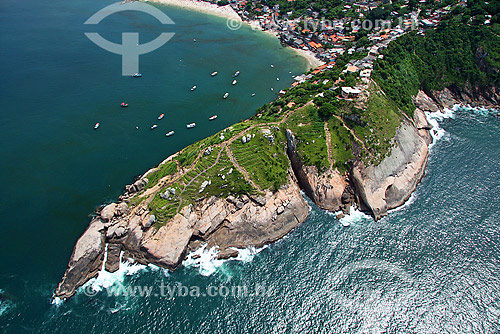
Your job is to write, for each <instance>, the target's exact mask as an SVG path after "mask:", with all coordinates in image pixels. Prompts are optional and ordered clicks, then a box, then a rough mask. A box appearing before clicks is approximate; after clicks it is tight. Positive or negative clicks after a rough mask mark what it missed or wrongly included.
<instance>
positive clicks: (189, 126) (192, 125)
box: [186, 123, 196, 129]
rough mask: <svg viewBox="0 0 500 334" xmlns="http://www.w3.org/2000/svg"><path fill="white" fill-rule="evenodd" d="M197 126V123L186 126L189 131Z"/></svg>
mask: <svg viewBox="0 0 500 334" xmlns="http://www.w3.org/2000/svg"><path fill="white" fill-rule="evenodd" d="M195 126H196V123H189V124H186V128H188V129H191V128H194V127H195Z"/></svg>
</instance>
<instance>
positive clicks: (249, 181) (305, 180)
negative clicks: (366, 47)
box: [55, 102, 430, 298]
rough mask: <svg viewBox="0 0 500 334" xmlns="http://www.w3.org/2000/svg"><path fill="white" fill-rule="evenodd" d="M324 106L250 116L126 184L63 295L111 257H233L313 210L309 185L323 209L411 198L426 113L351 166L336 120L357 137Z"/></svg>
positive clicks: (92, 229) (87, 236)
mask: <svg viewBox="0 0 500 334" xmlns="http://www.w3.org/2000/svg"><path fill="white" fill-rule="evenodd" d="M317 110H318V109H317V107H316V106H314V104H312V103H311V102H310V103H307V104H305V105H304V106H302V107H297V108H295V109H293V110H290V111H288V112H287V113H283V114H282V116H281V118H280V119H279V120H278V121H275V122H271V123H269V122H267V123H266V122H264V123H262V122H261V121H256V120H247V121H245V122H243V123H240V124H237V125H235V126H233V127H230V128H228V129H225V130H223V131H221V132H220V133H217V134H215V135H213V136H211V137H209V138H207V139H205V140H203V141H201V142H198V143H195V144H193V145H192V146H190V147H188V148H186V149H184V150H182V151H181V152H179V153H176V154H174V155H172V156H170V157H169V158H167V159H166V160H164V161H163V162H162V163H161V164H160V165H159V166H158V167H156V168H153V169H151V170H149V171H148V172H146V173H145V174H144V175H143V176H142V177H140V178H139V179H138V180H137V181H136V182H134V183H133V184H131V185H129V186H126V188H125V189H126V190H125V192H124V194H123V195H122V196H120V198H119V201H118V202H117V203H111V204H108V205H106V206H104V207H102V208H101V210H100V211H99V213H98V215H97V216H96V217H95V218H94V219H93V220H92V222H91V223H90V225H89V227H88V229H87V230H86V231H85V232H84V234H83V235H82V236H81V237H80V239H79V240H78V242H77V244H76V246H75V249H74V251H73V254H72V256H71V258H70V261H69V265H68V269H67V270H66V273H65V275H64V276H63V279H62V281H61V283H60V284H59V285H58V287H57V289H56V291H55V296H56V297H59V298H68V297H71V296H72V295H73V294H74V293H75V292H76V289H77V288H78V287H79V286H81V285H83V284H84V283H85V282H87V281H88V280H89V279H91V278H92V277H95V276H96V275H97V274H98V272H99V270H100V269H101V268H102V267H103V265H104V268H105V270H107V271H110V272H113V271H116V270H117V269H118V268H119V266H120V258H123V259H124V260H129V261H137V262H139V263H143V264H149V263H152V264H155V265H158V266H160V267H163V268H168V269H171V270H174V269H175V268H176V267H177V266H178V265H179V264H180V263H181V262H182V261H183V259H184V258H185V256H186V254H187V252H190V251H195V250H197V249H199V248H200V247H209V248H212V247H215V248H216V249H217V250H218V256H219V258H228V257H232V256H236V255H237V254H238V249H241V248H245V247H249V246H254V247H261V246H263V245H265V244H267V243H270V242H273V241H275V240H278V239H280V238H281V237H283V236H284V235H286V234H287V233H288V232H290V231H291V230H292V229H293V228H295V227H296V226H298V225H299V224H300V223H302V222H303V221H304V220H305V219H306V218H307V215H308V212H309V207H308V204H307V202H306V201H305V199H304V198H303V196H302V195H301V192H300V190H301V189H302V190H304V192H305V193H306V195H307V196H309V197H310V198H311V200H312V201H313V202H314V203H315V204H317V205H318V206H319V207H321V208H324V209H327V210H330V211H332V212H336V211H339V210H342V211H344V212H345V213H347V212H349V208H350V206H353V205H354V206H358V207H360V208H365V209H367V210H368V211H370V212H371V213H372V214H373V216H374V217H375V218H376V219H378V218H380V217H382V216H383V215H385V214H386V213H387V210H388V209H391V208H393V207H396V206H398V205H401V204H403V203H404V201H405V200H406V199H407V198H408V197H409V196H410V195H411V193H412V191H413V190H414V189H415V187H416V186H417V184H418V182H419V180H420V178H421V177H422V175H423V173H424V169H425V164H426V161H427V156H428V149H427V145H428V143H429V142H430V141H429V140H428V139H429V138H430V137H429V136H428V129H429V128H430V127H429V125H428V124H427V123H426V121H425V116H422V115H423V114H422V112H421V111H417V112H416V113H415V120H410V119H408V118H403V119H402V121H401V124H400V126H399V128H398V129H397V132H396V135H395V136H394V139H393V143H394V144H393V148H392V150H391V151H390V153H389V154H388V155H387V156H386V157H385V158H384V159H382V161H381V162H380V163H379V164H378V165H368V166H367V165H366V163H365V162H364V161H363V159H362V158H361V155H359V153H357V154H356V155H353V156H352V159H351V160H352V168H351V169H349V170H346V171H345V172H341V171H340V170H339V167H337V165H336V164H335V163H336V162H338V161H337V160H338V159H339V158H338V157H339V155H338V154H339V150H344V149H345V148H346V147H347V146H342V145H340V146H338V145H337V146H335V145H334V144H335V141H336V140H338V139H339V138H337V137H338V136H339V133H340V132H334V130H335V129H336V128H335V127H334V125H335V124H337V125H339V124H340V125H339V126H340V127H341V128H342V129H343V131H345V133H344V135H345V136H352V135H351V134H349V132H348V130H349V128H348V127H347V125H346V124H344V123H341V121H339V120H335V122H339V123H328V122H324V121H322V120H320V119H319V118H318V116H317ZM315 122H316V123H317V124H315ZM342 124H343V125H342ZM308 126H310V130H311V131H313V130H314V131H318V132H313V133H312V134H313V136H312V137H311V138H314V139H308V137H306V136H304V133H306V132H307V131H308V128H307V127H308ZM337 131H338V129H337ZM294 132H295V133H294ZM353 134H354V135H355V133H354V132H353ZM336 136H337V137H336ZM359 140H360V139H359ZM309 141H310V142H309ZM314 145H317V146H314ZM358 146H359V145H358ZM311 147H312V148H313V150H311ZM314 159H316V160H314ZM262 166H266V168H265V169H263V168H262ZM270 171H271V172H270ZM105 253H106V257H105V256H104V255H105ZM120 254H123V256H120ZM104 258H106V263H104V264H103V261H104Z"/></svg>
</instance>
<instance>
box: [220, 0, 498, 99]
mask: <svg viewBox="0 0 500 334" xmlns="http://www.w3.org/2000/svg"><path fill="white" fill-rule="evenodd" d="M408 2H409V1H406V2H405V3H408ZM425 2H426V1H425V0H420V2H419V4H425ZM255 3H256V2H252V1H251V0H231V1H229V2H228V4H229V5H230V6H231V7H232V8H233V9H234V10H235V11H236V12H237V13H238V15H239V16H240V17H241V18H242V20H244V21H247V22H249V23H250V24H251V25H252V26H253V27H257V28H259V29H262V30H264V31H268V32H271V33H273V34H275V35H276V36H278V38H279V39H280V41H281V43H282V44H283V45H287V46H290V47H293V48H295V49H298V50H303V51H306V52H309V53H310V54H313V55H314V56H315V57H316V58H317V59H319V60H320V61H321V63H322V64H323V65H321V66H319V67H317V68H315V69H314V71H313V72H312V73H309V74H307V75H301V76H297V77H296V78H295V80H296V82H295V83H294V85H293V86H296V85H298V84H300V83H302V82H305V81H306V80H308V79H311V78H312V77H313V76H314V75H315V74H317V73H320V72H323V71H325V70H327V69H331V68H333V66H334V65H335V64H336V60H337V58H338V57H339V56H342V55H344V54H345V53H347V54H348V55H353V54H362V55H364V56H363V57H362V58H361V59H354V60H351V61H350V62H349V63H348V64H347V65H346V68H345V69H344V73H357V74H358V76H359V78H361V80H362V81H363V82H365V83H366V81H367V80H369V78H370V75H371V70H372V68H373V63H374V61H375V60H376V59H377V58H382V57H383V55H381V54H380V53H381V51H382V50H384V49H385V48H386V47H387V46H388V44H389V43H390V42H391V41H392V40H394V39H396V38H398V37H399V36H401V35H403V34H405V33H406V32H408V31H414V30H418V33H419V34H425V30H426V29H428V28H432V27H435V26H436V25H437V24H438V23H439V21H440V18H441V17H442V16H443V15H445V14H447V13H449V12H450V10H451V9H452V6H451V5H448V6H445V7H442V8H437V9H435V10H429V9H427V10H425V12H424V13H423V14H424V15H420V14H421V12H422V10H421V9H420V8H419V7H418V6H417V7H413V8H412V11H410V10H409V9H408V8H407V7H408V6H409V5H408V4H403V5H402V6H400V8H401V12H404V13H399V12H397V11H392V12H390V15H389V18H388V19H385V20H382V19H379V20H373V19H372V18H370V12H371V11H372V10H374V9H376V8H378V7H379V6H380V2H372V1H365V2H360V3H358V2H354V3H348V2H344V3H342V5H341V7H343V8H341V11H342V13H343V15H342V16H343V17H342V18H336V19H332V20H328V19H325V18H324V14H325V13H326V12H327V9H326V8H325V9H321V10H319V11H318V10H315V9H313V6H311V7H310V8H308V9H307V10H306V11H305V14H304V15H300V16H297V15H296V14H294V12H293V10H291V11H288V12H286V13H284V14H283V12H282V11H281V10H280V5H279V4H276V5H274V6H272V7H269V6H267V5H261V4H260V3H259V5H255ZM456 5H465V2H463V1H461V2H459V3H458V4H456ZM487 23H488V22H485V24H487ZM360 36H361V37H360ZM334 88H335V87H334ZM342 93H343V94H342V95H343V96H344V97H346V98H347V97H353V96H354V97H355V96H356V95H357V94H359V93H360V90H359V89H356V88H351V87H344V88H343V90H342Z"/></svg>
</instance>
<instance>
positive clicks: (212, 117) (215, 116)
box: [208, 115, 217, 121]
mask: <svg viewBox="0 0 500 334" xmlns="http://www.w3.org/2000/svg"><path fill="white" fill-rule="evenodd" d="M216 118H217V115H213V116H210V117H209V118H208V120H210V121H213V120H214V119H216Z"/></svg>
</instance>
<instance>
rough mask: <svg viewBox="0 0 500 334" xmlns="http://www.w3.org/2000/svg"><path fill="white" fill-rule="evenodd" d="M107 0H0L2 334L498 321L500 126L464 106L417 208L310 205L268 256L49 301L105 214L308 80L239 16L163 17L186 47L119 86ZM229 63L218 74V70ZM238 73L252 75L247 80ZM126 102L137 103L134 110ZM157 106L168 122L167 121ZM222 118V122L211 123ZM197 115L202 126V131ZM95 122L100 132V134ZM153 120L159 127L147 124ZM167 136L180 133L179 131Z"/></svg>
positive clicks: (135, 25) (459, 327) (126, 273)
mask: <svg viewBox="0 0 500 334" xmlns="http://www.w3.org/2000/svg"><path fill="white" fill-rule="evenodd" d="M109 3H110V2H106V3H103V2H98V1H95V0H92V1H87V2H83V1H82V2H67V1H65V2H64V1H58V0H56V1H51V2H35V1H25V2H18V1H12V0H6V1H3V2H2V3H1V4H0V43H1V47H0V59H1V62H0V68H1V70H2V73H3V74H4V76H3V80H2V81H0V101H1V103H2V106H1V108H0V138H1V143H2V145H0V162H1V166H2V170H1V171H2V173H0V185H1V186H0V187H1V189H2V190H1V198H2V200H1V202H0V213H1V217H2V219H1V220H0V249H1V252H0V260H1V263H2V265H1V269H0V289H1V290H2V293H1V304H0V305H1V306H0V307H1V308H0V328H1V330H2V332H7V333H23V332H40V333H50V332H53V333H69V332H88V333H103V332H107V333H121V332H137V333H142V332H151V331H155V330H156V331H160V332H164V333H189V332H198V333H255V332H258V333H282V332H313V333H341V332H355V333H448V332H452V333H493V332H495V331H497V330H498V329H499V316H500V264H499V251H500V249H499V248H500V233H499V224H500V210H499V207H500V146H499V143H500V120H499V119H498V118H496V117H495V116H493V115H491V114H486V113H481V112H477V111H476V112H474V111H472V110H467V109H459V110H458V111H456V112H455V115H454V117H452V118H447V119H443V120H441V121H440V126H441V128H442V129H443V131H445V132H442V133H441V134H443V136H442V138H441V139H440V140H439V141H438V142H437V143H436V144H435V145H434V146H433V148H432V153H431V157H430V160H429V165H428V168H427V172H426V175H425V177H424V178H423V180H422V183H421V184H420V185H419V187H418V189H417V191H416V192H415V194H414V196H413V197H412V199H411V201H410V203H408V204H407V205H405V206H404V207H403V208H401V209H398V210H396V211H394V212H391V213H390V215H389V216H388V217H386V218H384V219H382V220H380V221H378V222H374V221H373V220H372V219H370V218H369V217H367V216H364V215H362V214H360V213H358V212H354V213H353V215H351V217H350V218H349V219H350V221H351V226H349V227H347V228H345V227H342V225H341V224H340V223H339V222H338V221H337V220H335V219H334V216H333V215H331V214H328V213H326V212H324V211H322V210H319V209H317V208H316V207H315V206H314V205H312V204H311V207H312V209H311V214H310V217H309V218H308V219H307V221H306V222H305V223H303V224H302V225H301V226H299V227H298V228H297V229H295V230H294V231H293V232H292V233H290V234H289V235H288V236H287V237H285V238H284V239H282V240H280V241H278V242H276V243H275V244H272V245H270V246H269V247H267V248H265V249H263V250H260V252H258V253H257V254H254V253H256V252H254V251H252V250H250V251H246V252H242V254H241V256H240V260H238V261H227V262H219V261H214V260H211V259H210V254H208V253H205V254H203V256H202V258H201V259H198V260H192V261H190V262H188V263H187V264H186V265H183V266H181V267H180V268H179V269H178V270H177V271H175V272H173V273H168V272H165V271H163V270H160V269H157V268H147V267H140V266H133V265H130V266H128V267H125V266H124V267H123V269H122V270H121V271H120V272H118V273H116V274H114V275H102V276H100V277H99V279H98V280H97V281H94V282H91V283H90V284H89V285H88V287H89V288H88V289H85V290H84V289H82V290H80V292H79V293H78V294H77V295H76V296H75V297H73V298H72V299H71V300H69V301H68V302H65V303H63V304H61V305H59V306H56V305H52V304H51V295H52V291H53V290H54V288H55V286H56V285H57V283H58V282H59V280H60V278H61V275H62V274H63V272H64V270H65V268H66V264H67V260H68V258H69V256H70V254H71V250H72V248H73V246H74V243H75V241H76V239H77V238H78V237H79V235H80V234H81V233H82V232H83V231H84V229H85V228H86V226H87V224H88V221H89V218H88V215H89V213H91V212H92V211H93V209H94V208H95V207H96V206H98V205H99V204H101V203H102V202H105V201H108V200H113V199H114V198H116V196H118V195H119V194H120V192H121V189H122V187H123V186H124V185H125V184H127V183H129V182H130V181H131V180H132V179H133V177H134V176H135V175H138V174H140V173H142V172H144V171H145V170H147V169H148V168H149V167H151V166H153V165H155V164H156V163H158V162H159V161H161V160H162V159H163V158H164V157H166V156H168V155H169V154H170V153H173V152H175V151H177V150H178V149H179V148H181V147H183V146H185V145H187V144H189V143H192V142H193V141H195V140H197V139H200V138H203V137H205V136H207V135H209V134H211V133H214V132H216V131H218V130H219V129H221V128H223V127H226V126H228V125H230V124H231V123H234V122H236V121H238V120H240V119H242V118H246V117H248V116H249V115H251V114H253V112H254V110H255V109H256V108H257V107H258V106H260V105H261V104H263V103H265V102H267V101H270V100H272V99H273V97H274V92H271V91H270V87H273V88H274V89H275V91H276V90H277V89H278V90H279V89H280V88H283V87H286V86H288V85H290V83H291V80H292V79H291V74H290V73H288V72H289V71H292V72H293V74H297V73H300V72H302V71H304V70H305V62H304V60H303V59H301V58H298V57H297V56H296V55H295V54H294V53H293V52H292V51H290V50H283V49H281V48H280V46H279V43H278V42H277V41H276V40H274V39H273V38H271V37H269V36H267V35H264V34H260V33H257V32H253V31H251V30H250V29H242V30H239V31H237V32H232V31H230V30H229V29H227V28H226V25H225V21H224V19H220V18H213V17H207V16H204V15H202V14H199V13H190V12H186V11H181V10H177V9H174V8H167V9H165V8H164V11H165V12H167V13H168V15H169V16H170V17H171V18H172V19H173V20H174V21H175V22H176V25H175V26H174V27H168V30H169V31H174V32H176V35H175V37H174V39H173V40H172V41H170V42H169V43H167V44H166V45H165V46H164V47H163V48H161V49H159V50H157V51H155V52H153V53H151V54H148V55H145V56H141V72H142V73H143V74H144V77H143V78H141V79H138V80H134V79H131V78H122V77H121V76H120V70H121V64H120V58H119V56H117V55H112V54H109V53H107V52H105V51H104V50H101V49H99V48H97V47H96V46H94V45H93V44H91V42H90V41H88V40H87V39H86V38H85V37H84V36H83V32H85V31H86V28H87V27H85V26H83V24H82V23H83V22H84V21H85V20H86V19H87V18H88V17H89V16H90V15H92V14H93V13H94V12H95V11H97V10H99V9H100V8H102V7H104V6H105V5H107V4H109ZM116 15H117V17H116V18H115V17H110V18H108V19H109V21H107V20H108V19H107V20H106V21H103V25H102V26H99V27H98V28H96V29H97V30H98V31H99V32H101V33H102V34H103V35H105V36H106V37H107V38H109V39H114V40H115V41H119V36H120V33H121V31H123V26H125V27H126V28H128V29H129V30H128V31H140V32H141V33H144V36H145V37H144V38H145V40H149V39H152V38H154V37H155V36H156V34H155V32H157V31H158V29H160V28H161V27H159V26H158V25H157V23H156V22H155V21H154V19H153V20H152V19H150V18H149V17H147V16H143V15H142V14H140V15H132V14H126V13H123V15H119V14H116ZM132 29H133V30H132ZM193 38H196V39H197V42H196V43H194V42H193V41H192V39H193ZM141 40H142V37H141ZM181 60H182V61H181ZM270 64H274V65H275V67H274V69H271V68H270ZM215 70H217V71H218V72H219V75H218V76H217V77H216V78H211V77H210V73H211V72H213V71H215ZM236 70H240V71H241V73H242V74H241V75H240V77H239V78H238V81H239V82H238V84H237V85H236V86H234V87H232V86H231V84H230V81H231V80H232V78H231V74H232V73H234V72H235V71H236ZM276 77H280V79H281V80H280V81H276ZM194 84H196V85H198V89H197V91H195V92H194V93H191V92H190V91H189V89H190V87H191V86H192V85H194ZM225 91H230V93H231V95H230V98H229V99H228V100H227V101H223V100H222V99H221V95H222V94H223V93H224V92H225ZM252 92H256V93H257V95H256V97H254V98H252V97H251V96H250V95H251V93H252ZM125 99H126V100H127V102H128V103H129V104H130V107H129V108H128V109H124V110H122V109H121V108H119V106H118V105H119V103H120V102H122V101H123V100H125ZM160 113H165V119H164V120H162V121H159V122H157V121H156V117H157V115H158V114H160ZM214 113H217V114H218V115H219V119H218V121H217V122H215V123H208V121H206V119H207V117H208V116H210V115H212V114H214ZM191 121H194V122H197V123H198V126H197V127H196V128H195V129H194V130H193V131H188V130H186V129H185V128H184V125H185V124H186V123H188V122H191ZM95 122H101V128H100V129H99V130H98V131H94V130H92V126H93V124H94V123H95ZM155 122H156V123H158V124H159V128H158V129H157V130H155V131H151V130H149V126H150V125H151V124H153V123H155ZM136 126H138V127H139V130H136V129H135V127H136ZM170 129H173V130H175V131H176V135H175V136H174V137H171V138H169V139H167V138H165V136H164V133H165V132H166V131H168V130H170ZM161 285H164V286H168V287H170V288H171V289H172V288H176V287H177V288H179V289H180V287H181V286H182V287H186V288H189V289H193V288H198V289H199V290H200V291H201V293H203V292H206V291H207V289H208V288H209V287H218V288H220V287H224V288H227V289H230V290H231V289H234V288H235V287H238V286H239V287H246V288H247V289H248V290H249V292H250V293H252V292H255V290H256V289H257V290H258V289H261V290H259V291H260V292H261V293H260V295H257V296H255V295H252V296H248V295H246V296H245V295H243V296H241V295H240V296H232V294H231V293H230V294H229V295H228V296H226V297H224V296H221V295H220V294H219V295H218V296H215V297H208V296H199V297H196V296H182V295H178V294H177V295H175V297H174V298H170V297H169V296H160V294H161V291H159V287H160V286H161ZM137 286H138V287H143V286H146V287H148V286H150V287H153V291H152V294H151V295H150V296H142V297H141V296H138V295H136V296H130V295H129V296H123V293H121V294H120V295H119V296H109V295H108V294H109V293H113V291H118V292H120V291H122V290H119V289H124V288H125V289H126V288H127V287H137ZM256 286H258V287H257V288H256ZM117 289H118V290H117ZM262 289H264V292H265V293H264V292H262ZM96 290H100V291H96ZM179 291H180V290H179ZM220 291H222V292H225V290H224V289H221V290H220ZM262 293H264V295H262ZM88 294H92V295H93V296H88ZM94 294H95V295H94ZM155 294H157V295H155ZM224 294H225V293H222V295H224Z"/></svg>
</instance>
